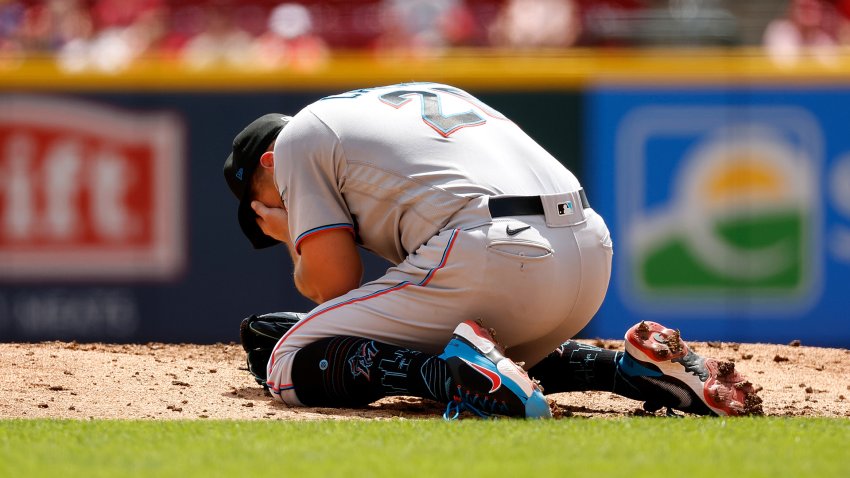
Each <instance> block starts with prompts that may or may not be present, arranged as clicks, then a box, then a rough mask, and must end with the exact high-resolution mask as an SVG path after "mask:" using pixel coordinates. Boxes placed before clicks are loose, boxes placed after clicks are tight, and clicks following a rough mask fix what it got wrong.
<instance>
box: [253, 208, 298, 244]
mask: <svg viewBox="0 0 850 478" xmlns="http://www.w3.org/2000/svg"><path fill="white" fill-rule="evenodd" d="M251 209H253V210H254V212H255V213H257V224H258V225H259V226H260V229H262V230H263V232H264V233H265V234H266V235H267V236H271V237H273V238H275V239H277V240H278V241H281V242H284V243H287V244H289V243H291V242H292V241H291V239H290V238H289V213H288V212H286V209H284V208H281V207H268V206H266V205H265V204H263V203H261V202H260V201H251Z"/></svg>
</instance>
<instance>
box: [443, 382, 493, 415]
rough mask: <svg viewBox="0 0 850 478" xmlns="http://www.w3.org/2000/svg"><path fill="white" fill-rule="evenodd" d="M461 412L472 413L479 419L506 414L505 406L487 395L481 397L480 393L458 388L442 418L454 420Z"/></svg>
mask: <svg viewBox="0 0 850 478" xmlns="http://www.w3.org/2000/svg"><path fill="white" fill-rule="evenodd" d="M463 411H469V412H472V413H474V414H475V415H477V416H479V417H481V418H491V417H492V416H493V415H494V414H496V413H502V414H504V413H506V412H507V406H506V405H505V403H504V402H502V401H498V400H495V399H493V398H491V397H490V396H489V395H484V396H482V395H481V394H480V393H472V392H470V391H469V390H464V389H462V388H461V387H460V386H458V387H457V394H456V395H455V396H454V399H453V400H452V401H450V402H449V403H448V405H446V411H445V412H444V413H443V418H445V419H446V420H456V419H457V418H458V416H460V414H461V412H463Z"/></svg>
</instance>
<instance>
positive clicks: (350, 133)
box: [268, 83, 611, 405]
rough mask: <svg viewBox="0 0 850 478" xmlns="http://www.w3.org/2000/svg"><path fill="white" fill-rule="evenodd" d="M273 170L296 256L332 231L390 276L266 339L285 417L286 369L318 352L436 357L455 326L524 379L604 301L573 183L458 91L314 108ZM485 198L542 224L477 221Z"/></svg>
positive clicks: (357, 99) (419, 90)
mask: <svg viewBox="0 0 850 478" xmlns="http://www.w3.org/2000/svg"><path fill="white" fill-rule="evenodd" d="M274 159H275V181H276V184H277V186H278V189H279V190H280V193H281V197H282V198H283V201H284V204H285V205H286V207H287V209H288V211H289V227H290V234H291V236H292V238H293V241H294V244H295V248H296V250H298V248H299V246H300V244H301V243H302V241H303V240H304V239H305V238H307V237H309V236H310V235H312V234H318V233H321V232H322V231H325V230H328V229H336V228H345V229H348V230H350V231H351V232H352V233H353V234H354V236H355V239H356V241H357V242H358V244H360V245H362V246H363V247H364V248H366V249H369V250H371V251H373V252H374V253H376V254H378V255H380V256H381V257H384V258H386V259H387V260H389V261H391V262H392V263H394V264H396V266H395V267H392V268H390V270H388V271H387V274H386V275H385V276H383V277H381V278H380V279H378V280H375V281H372V282H369V283H367V284H363V285H362V286H361V287H359V288H358V289H355V290H353V291H350V292H349V293H347V294H345V295H343V296H342V297H338V298H336V299H333V300H331V301H329V302H327V303H324V304H321V305H319V306H318V307H317V308H316V309H314V310H313V311H311V312H310V313H309V314H308V315H307V317H306V318H305V319H304V320H302V321H301V322H300V323H299V324H298V325H296V326H295V327H293V328H292V329H291V330H290V331H289V332H288V333H287V334H286V335H284V337H283V338H281V340H280V341H279V342H278V345H277V347H276V348H275V351H274V353H273V354H272V358H271V360H270V361H269V364H268V376H269V381H268V384H269V387H270V389H271V391H272V393H273V395H274V396H275V397H277V398H279V399H281V400H283V401H284V402H286V403H288V404H291V405H298V404H300V402H299V401H298V398H297V396H295V393H294V391H293V385H292V383H291V363H292V358H293V357H294V354H295V353H296V352H297V351H298V350H299V349H300V348H301V347H303V346H305V345H307V344H309V343H311V342H313V341H315V340H317V339H320V338H323V337H329V336H337V335H354V336H361V337H367V338H373V339H375V340H380V341H384V342H388V343H393V344H396V345H401V346H408V347H411V348H415V349H417V350H420V351H423V352H427V353H439V352H440V350H441V349H442V347H443V346H444V345H445V344H446V342H447V341H448V339H449V338H450V336H451V332H452V330H454V328H455V326H456V325H457V324H458V323H460V322H462V321H464V320H468V319H480V320H482V321H483V322H484V323H485V325H487V326H488V327H493V328H495V329H496V331H497V333H498V334H499V339H500V341H501V342H502V343H503V345H505V346H506V347H508V354H509V356H511V358H513V359H515V360H523V361H526V362H530V363H529V365H531V364H533V363H535V362H536V361H539V360H540V359H542V358H543V357H544V356H545V355H547V354H548V353H549V352H551V351H552V350H554V349H555V347H557V346H558V345H559V344H560V343H561V342H563V341H564V340H566V339H568V338H570V337H571V336H572V335H573V334H575V333H576V332H577V331H578V330H580V329H581V328H582V327H584V325H585V324H586V323H587V322H588V321H589V320H590V318H591V317H592V316H593V314H594V313H595V312H596V310H597V309H598V307H599V305H600V304H601V301H602V298H603V297H604V295H605V291H606V289H607V285H608V279H609V276H610V263H611V242H610V238H609V236H608V231H607V228H606V227H605V223H604V221H603V220H602V218H601V217H599V216H598V215H597V214H595V213H594V212H593V211H592V209H585V208H583V207H582V206H581V199H580V196H579V193H578V191H579V190H580V185H579V182H578V181H577V180H576V178H575V176H574V175H573V174H572V173H570V172H569V171H568V170H567V169H566V168H564V167H563V165H561V164H560V163H559V162H558V161H557V160H556V159H555V158H553V157H552V156H551V155H550V154H549V153H547V152H546V151H545V150H544V149H543V148H542V147H540V146H539V145H538V144H537V143H535V142H534V141H533V140H532V139H531V138H530V137H529V136H528V135H526V134H525V133H524V132H523V131H522V130H521V129H520V128H519V127H518V126H517V125H515V124H514V123H512V122H511V121H509V120H508V119H506V118H505V117H504V116H502V115H501V114H499V113H498V112H497V111H495V110H493V109H492V108H490V107H488V106H487V105H485V104H483V103H482V102H480V101H479V100H477V99H476V98H474V97H472V96H471V95H469V94H468V93H466V92H464V91H462V90H459V89H457V88H454V87H451V86H447V85H442V84H436V83H415V84H399V85H391V86H386V87H381V88H371V89H365V90H357V91H352V92H349V93H344V94H341V95H336V96H331V97H327V98H323V99H321V100H319V101H317V102H315V103H313V104H311V105H309V106H307V107H306V108H304V109H303V110H301V111H300V112H299V113H298V114H297V115H295V116H294V117H293V118H292V119H291V121H290V122H289V124H288V125H287V126H286V127H285V128H284V129H283V131H282V132H281V134H280V135H279V136H278V138H277V141H276V143H275V146H274ZM496 196H542V197H543V201H542V202H543V204H544V205H545V207H546V213H545V215H544V214H540V215H527V216H519V217H491V213H490V210H489V207H488V205H489V200H490V198H492V197H496ZM556 204H562V205H563V204H569V205H570V206H569V209H568V210H567V211H566V213H565V210H564V209H563V207H561V208H560V210H556V209H555V205H556Z"/></svg>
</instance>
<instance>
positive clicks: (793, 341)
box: [788, 339, 800, 347]
mask: <svg viewBox="0 0 850 478" xmlns="http://www.w3.org/2000/svg"><path fill="white" fill-rule="evenodd" d="M788 345H789V346H791V347H799V346H800V341H799V340H798V339H794V340H792V341H790V342H788Z"/></svg>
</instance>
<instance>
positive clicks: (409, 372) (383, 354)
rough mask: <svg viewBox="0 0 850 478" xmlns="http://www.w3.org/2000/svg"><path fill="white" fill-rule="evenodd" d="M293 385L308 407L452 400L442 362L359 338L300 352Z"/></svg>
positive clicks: (339, 339) (323, 342) (322, 342)
mask: <svg viewBox="0 0 850 478" xmlns="http://www.w3.org/2000/svg"><path fill="white" fill-rule="evenodd" d="M292 383H293V384H294V386H295V394H296V395H297V396H298V399H299V400H300V401H301V403H303V404H304V405H308V406H327V407H340V406H349V407H359V406H364V405H367V404H369V403H372V402H374V401H375V400H378V399H380V398H383V397H387V396H391V395H410V396H415V397H421V398H428V399H432V400H436V401H438V402H443V403H447V402H449V401H450V400H451V395H450V393H449V390H450V388H451V377H450V375H449V370H448V368H447V367H446V363H445V362H444V361H443V360H442V359H440V358H438V357H436V356H434V355H428V354H424V353H421V352H417V351H415V350H409V349H405V348H403V347H397V346H394V345H389V344H385V343H381V342H377V341H374V340H369V339H364V338H360V337H328V338H325V339H321V340H319V341H317V342H314V343H312V344H310V345H308V346H306V347H304V348H303V349H301V350H299V351H298V352H297V353H296V354H295V359H294V361H293V364H292Z"/></svg>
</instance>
